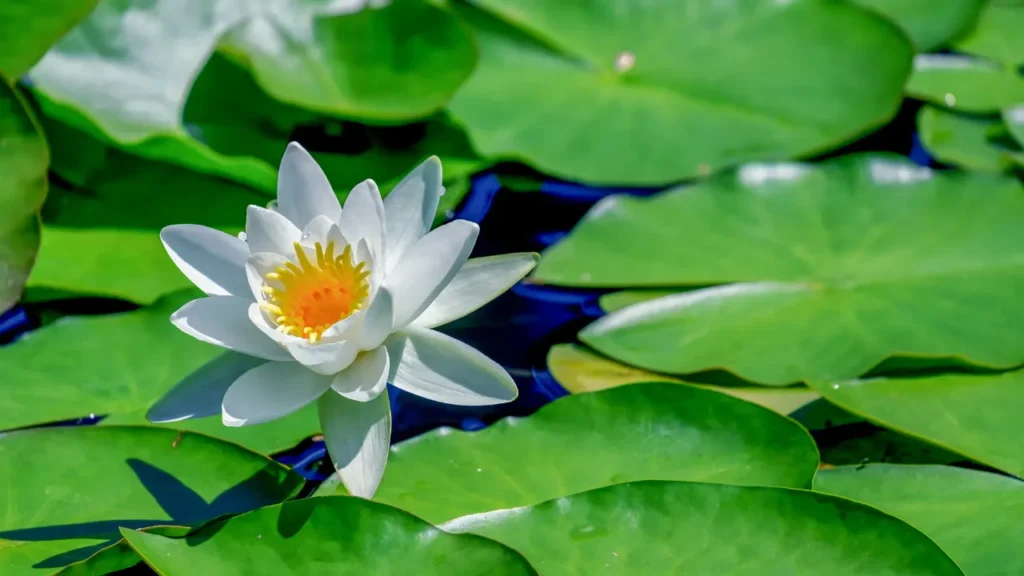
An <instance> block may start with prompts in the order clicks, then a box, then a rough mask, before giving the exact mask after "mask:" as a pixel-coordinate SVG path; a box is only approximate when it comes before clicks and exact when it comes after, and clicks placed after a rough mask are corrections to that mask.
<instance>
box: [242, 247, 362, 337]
mask: <svg viewBox="0 0 1024 576" xmlns="http://www.w3.org/2000/svg"><path fill="white" fill-rule="evenodd" d="M314 248H315V250H316V263H314V262H312V261H311V260H310V259H309V256H307V255H306V252H305V249H304V248H303V247H302V245H301V244H299V243H298V242H296V243H295V255H296V256H297V259H298V264H295V263H293V262H288V263H287V264H285V265H284V266H282V267H280V268H278V269H277V270H275V271H273V272H270V273H268V274H267V275H266V276H264V278H265V279H266V284H264V286H263V292H264V293H265V294H266V295H267V298H266V301H264V302H262V303H260V308H262V309H263V310H265V311H267V312H268V313H270V314H271V316H272V317H273V319H274V322H276V323H277V329H278V330H279V331H281V332H284V333H285V334H291V335H292V336H298V337H300V338H308V339H309V341H310V342H316V341H318V340H320V338H321V336H323V333H324V330H327V329H328V328H330V327H331V326H332V325H333V324H335V323H336V322H339V321H341V320H344V319H345V318H348V317H349V316H351V315H352V313H354V312H355V311H356V310H359V308H360V307H361V306H362V305H363V302H364V301H365V300H366V297H367V296H368V295H369V292H370V287H369V284H368V283H367V278H368V277H369V276H370V271H369V270H368V269H367V268H366V263H365V262H360V263H359V264H358V265H353V264H352V246H345V249H344V250H343V251H342V253H341V255H340V256H335V255H334V242H328V243H327V247H326V248H325V247H324V246H323V245H321V244H320V243H319V242H317V243H316V244H315V245H314Z"/></svg>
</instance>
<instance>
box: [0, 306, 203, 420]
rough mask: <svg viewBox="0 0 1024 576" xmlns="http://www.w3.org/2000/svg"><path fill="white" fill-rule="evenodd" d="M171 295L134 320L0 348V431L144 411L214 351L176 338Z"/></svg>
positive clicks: (98, 320) (73, 322)
mask: <svg viewBox="0 0 1024 576" xmlns="http://www.w3.org/2000/svg"><path fill="white" fill-rule="evenodd" d="M195 297H196V293H195V292H194V291H191V290H190V291H188V292H184V293H179V294H175V295H173V296H169V297H167V298H165V299H164V300H161V301H160V302H158V303H157V304H155V305H153V306H152V307H149V308H145V309H142V310H139V311H136V312H126V313H121V314H114V315H107V316H96V317H67V318H64V319H62V320H60V321H58V322H56V323H53V324H50V325H48V326H45V327H43V328H40V329H39V330H36V331H35V332H32V333H29V334H27V335H26V336H24V337H23V338H21V339H20V340H19V341H17V342H15V343H13V344H10V345H8V346H4V347H0V374H3V377H2V378H0V396H2V397H3V399H4V400H3V402H0V430H4V429H10V428H17V427H21V426H28V425H32V424H42V423H45V422H56V421H61V420H70V419H74V418H80V417H83V416H89V415H90V414H94V415H103V414H110V413H130V412H138V411H140V410H145V409H146V408H148V407H149V405H150V404H152V403H153V402H155V401H156V400H157V399H158V398H160V396H162V395H163V394H164V393H165V392H166V391H167V390H168V389H170V388H171V386H173V385H174V384H175V383H176V382H178V381H179V380H181V379H182V378H184V377H185V376H187V375H188V374H189V373H190V372H192V371H193V370H195V369H196V368H198V367H200V366H202V365H203V363H205V362H206V361H208V360H210V359H211V358H213V357H214V356H216V355H217V352H218V350H217V349H216V348H214V347H211V346H210V345H209V344H204V343H202V342H199V341H197V340H195V339H194V338H191V337H189V336H186V335H185V334H182V333H181V332H179V331H178V329H177V328H175V327H174V326H172V325H171V322H170V320H169V318H170V315H171V312H174V311H175V310H177V309H178V307H179V306H181V305H182V304H184V303H185V302H187V301H189V300H191V299H192V298H195Z"/></svg>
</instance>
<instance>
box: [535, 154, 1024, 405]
mask: <svg viewBox="0 0 1024 576" xmlns="http://www.w3.org/2000/svg"><path fill="white" fill-rule="evenodd" d="M1022 219H1024V194H1022V191H1021V186H1020V184H1019V183H1018V182H1017V181H1015V180H1013V179H1011V178H1003V177H1000V176H998V175H988V174H960V173H939V172H933V171H931V170H929V169H927V168H922V167H919V166H916V165H914V164H911V163H909V162H908V161H906V160H905V159H901V158H895V157H890V156H874V155H866V156H862V155H858V156H850V157H844V158H840V159H838V160H834V161H831V162H828V163H824V164H819V165H800V164H768V165H758V164H755V165H748V166H745V167H743V168H741V169H739V170H738V171H736V172H735V173H731V174H727V175H723V176H721V177H717V178H714V179H712V180H710V181H708V182H706V183H703V184H699V185H696V186H693V187H690V188H680V189H676V190H672V191H668V192H665V193H662V194H660V195H658V196H655V197H653V198H650V199H637V198H631V197H611V198H609V199H607V200H605V201H603V202H602V203H600V204H598V205H597V206H595V207H594V208H593V209H592V210H591V212H590V213H589V214H588V215H587V216H586V217H585V218H584V219H583V221H582V222H581V223H580V224H579V225H578V226H577V227H576V228H575V229H574V230H573V232H572V233H571V234H570V235H569V236H568V238H566V239H565V240H563V241H562V242H560V243H559V244H557V245H555V246H554V247H552V248H550V249H549V250H548V251H547V252H546V253H545V254H544V256H543V258H542V259H541V262H540V265H539V266H538V268H537V271H536V279H537V280H539V281H542V282H546V283H550V284H562V285H573V286H585V287H643V286H647V287H659V286H661V287H664V286H680V287H683V286H706V285H709V284H725V283H734V284H730V285H727V286H716V287H712V288H707V289H703V290H695V291H690V292H685V293H680V294H677V295H674V296H667V297H664V298H659V299H656V300H649V301H646V302H642V303H639V304H636V305H634V306H629V307H627V308H624V309H621V310H619V311H617V312H615V313H613V314H611V315H609V316H607V317H605V318H603V319H601V320H598V321H597V322H595V323H594V324H591V325H590V326H589V327H587V328H586V329H584V330H583V331H582V332H581V333H580V338H581V339H582V340H583V341H584V342H585V343H587V344H589V345H590V346H592V347H594V348H596V349H597V350H598V351H599V352H602V353H604V354H607V355H609V356H611V357H613V358H615V359H617V360H621V361H624V362H626V363H629V364H633V365H636V366H639V367H641V368H645V369H648V370H654V371H657V372H666V373H672V374H686V373H691V372H698V371H703V370H708V369H712V368H724V369H726V370H729V371H732V372H734V373H736V374H738V375H740V376H741V377H743V378H746V379H748V380H753V381H757V382H763V383H766V384H773V385H777V384H788V383H792V382H797V381H800V380H806V379H817V380H833V379H843V378H852V377H856V376H858V375H860V374H863V373H864V372H866V371H867V370H868V369H870V368H871V367H873V366H875V365H877V364H878V363H879V362H881V361H882V360H883V359H885V358H886V357H889V356H893V355H908V356H930V357H935V356H940V357H942V356H959V357H962V358H964V359H966V360H968V361H970V362H974V363H977V364H983V365H989V366H998V367H1010V366H1014V365H1017V364H1020V363H1021V362H1024V332H1021V331H1020V330H1018V329H1017V327H1018V326H1021V325H1024V302H1022V301H1021V299H1020V298H1018V296H1017V292H1018V290H1017V287H1018V286H1020V285H1021V284H1022V282H1024V260H1022V259H1021V257H1020V255H1021V253H1022V252H1024V226H1021V225H1020V222H1021V221H1022ZM954 228H955V229H956V230H958V232H957V233H956V234H951V233H950V234H939V233H937V232H936V231H937V230H952V229H954Z"/></svg>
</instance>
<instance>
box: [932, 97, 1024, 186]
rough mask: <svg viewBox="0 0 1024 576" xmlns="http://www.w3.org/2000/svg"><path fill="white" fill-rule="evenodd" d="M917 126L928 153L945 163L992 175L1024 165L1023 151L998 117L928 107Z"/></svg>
mask: <svg viewBox="0 0 1024 576" xmlns="http://www.w3.org/2000/svg"><path fill="white" fill-rule="evenodd" d="M1008 114H1009V113H1008ZM917 126H918V131H919V132H918V133H919V134H920V136H921V141H922V143H924V145H925V147H926V148H927V149H928V151H929V152H930V153H931V154H932V156H935V158H936V159H938V160H939V161H941V162H944V163H946V164H953V165H956V166H962V167H964V168H967V169H970V170H990V171H993V172H1001V171H1004V170H1007V169H1009V168H1011V167H1013V166H1016V165H1021V166H1024V151H1021V150H1020V146H1019V145H1016V144H1015V143H1014V142H1013V141H1012V140H1011V137H1010V135H1009V133H1008V132H1007V129H1006V128H1005V127H1004V125H1003V124H1002V123H1001V122H1000V121H999V119H998V118H994V117H989V116H969V115H965V114H956V113H954V112H947V111H945V110H942V109H939V108H936V107H934V106H925V107H924V108H922V109H921V112H920V113H919V114H918V116H917Z"/></svg>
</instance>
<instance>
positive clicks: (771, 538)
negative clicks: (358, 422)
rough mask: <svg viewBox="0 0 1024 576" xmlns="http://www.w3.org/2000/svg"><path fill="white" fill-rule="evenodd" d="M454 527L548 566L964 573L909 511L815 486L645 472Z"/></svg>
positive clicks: (803, 573)
mask: <svg viewBox="0 0 1024 576" xmlns="http://www.w3.org/2000/svg"><path fill="white" fill-rule="evenodd" d="M444 528H445V530H448V531H454V532H459V533H463V532H469V533H473V534H479V535H481V536H486V537H487V538H491V539H493V540H497V541H498V542H502V543H504V544H506V545H508V546H511V547H513V548H515V549H516V550H518V551H519V552H520V553H522V554H523V556H525V557H526V559H527V560H529V561H530V562H531V563H532V564H533V565H534V566H535V567H536V568H537V570H538V571H539V572H541V573H543V574H545V575H546V576H561V575H576V574H608V575H612V576H617V575H623V576H627V575H628V576H632V575H634V574H729V575H732V576H767V575H771V576H776V575H778V576H812V575H815V574H834V575H836V576H926V575H927V576H959V575H961V574H962V572H961V571H960V569H959V568H957V566H956V564H955V563H954V562H953V561H952V560H950V559H949V557H947V556H946V555H945V554H944V553H943V552H942V550H940V549H939V547H938V546H936V545H935V544H934V543H933V542H932V541H931V540H929V539H928V538H927V537H926V536H924V535H923V534H921V533H920V532H918V531H916V530H914V529H913V528H911V527H910V526H908V525H906V524H905V523H903V522H902V521H900V520H896V519H895V518H892V517H889V516H886V515H885V514H882V513H881V512H879V511H877V510H875V509H873V508H869V507H867V506H864V505H861V504H857V503H855V502H852V501H849V500H845V499H840V498H834V497H829V496H826V495H823V494H815V493H813V492H804V491H798V490H786V489H781V488H755V487H738V486H724V485H720V484H699V483H689V482H637V483H632V484H620V485H618V486H610V487H607V488H602V489H599V490H592V491H590V492H584V493H582V494H576V495H573V496H568V497H565V498H559V499H558V500H553V501H550V502H545V503H543V504H540V505H537V506H532V507H525V508H516V509H512V510H499V511H496V512H492V513H487V514H479V515H476V516H468V517H464V518H459V519H457V520H455V521H453V522H449V523H448V524H445V525H444Z"/></svg>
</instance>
